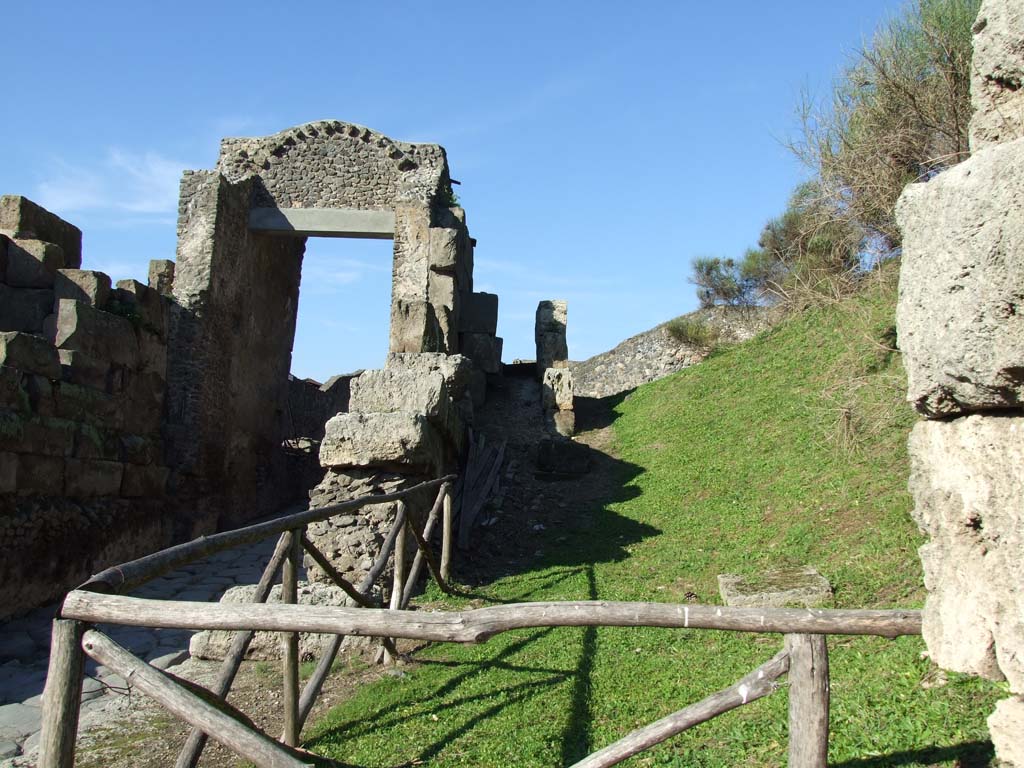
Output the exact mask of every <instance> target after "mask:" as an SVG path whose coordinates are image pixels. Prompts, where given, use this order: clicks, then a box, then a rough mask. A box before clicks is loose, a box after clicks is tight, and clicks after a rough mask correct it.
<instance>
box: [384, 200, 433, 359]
mask: <svg viewBox="0 0 1024 768" xmlns="http://www.w3.org/2000/svg"><path fill="white" fill-rule="evenodd" d="M394 243H395V249H394V260H393V262H392V270H391V298H392V306H394V304H395V303H396V302H398V301H403V302H417V301H424V300H426V299H427V280H428V278H429V276H430V211H429V209H427V208H425V207H423V206H418V205H400V206H397V207H396V208H395V236H394ZM391 351H392V352H417V351H421V350H398V349H392V350H391ZM431 351H436V350H431Z"/></svg>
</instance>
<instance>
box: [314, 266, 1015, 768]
mask: <svg viewBox="0 0 1024 768" xmlns="http://www.w3.org/2000/svg"><path fill="white" fill-rule="evenodd" d="M893 294H894V291H893V289H892V287H891V285H888V286H884V285H880V286H878V287H877V288H875V289H873V290H870V291H867V292H866V293H865V295H864V296H862V297H860V298H859V299H858V300H857V301H855V302H847V303H846V304H845V305H843V306H839V307H832V308H828V309H817V310H812V311H810V312H808V313H806V314H805V315H803V316H800V317H797V318H794V319H792V320H790V321H789V322H787V323H785V324H783V325H782V326H780V327H778V328H776V329H775V330H773V331H772V332H770V333H768V334H766V335H762V336H761V337H759V338H757V339H755V340H753V341H752V342H749V343H747V344H744V345H740V346H737V347H734V348H731V349H728V350H724V351H722V352H720V353H718V354H716V355H714V356H713V357H712V358H711V359H709V360H708V361H707V362H705V363H704V364H702V365H700V366H697V367H694V368H691V369H688V370H686V371H683V372H682V373H681V374H678V375H676V376H673V377H670V378H668V379H664V380H662V381H659V382H655V383H654V384H651V385H648V386H645V387H642V388H640V389H639V390H637V391H636V392H635V393H633V395H632V396H630V397H629V398H628V399H626V400H625V401H624V402H622V403H621V404H619V406H618V407H617V411H618V413H619V418H618V420H617V421H616V422H615V433H616V442H617V450H618V451H619V454H620V458H621V459H623V460H624V461H625V462H629V463H630V464H632V465H634V466H633V468H632V471H630V472H628V473H625V472H624V478H626V477H630V478H632V479H629V480H627V481H626V485H627V487H626V488H625V490H626V491H627V492H626V493H624V494H622V496H621V498H623V499H625V500H621V501H613V502H610V503H609V504H608V505H606V507H605V508H604V509H601V510H594V512H593V517H592V518H590V519H584V520H580V521H578V522H577V523H575V524H574V525H573V526H572V527H570V528H569V530H567V531H565V534H566V537H567V538H566V540H565V541H564V542H561V543H559V544H555V545H553V546H551V547H548V548H546V550H545V551H546V554H545V555H544V557H543V558H542V559H541V560H540V561H539V562H538V563H536V564H535V567H533V568H532V569H531V570H529V571H527V572H525V573H522V574H518V575H515V576H510V577H506V578H504V579H502V580H500V581H497V582H495V583H494V584H492V585H490V586H489V587H488V588H487V590H486V591H487V593H488V595H489V597H491V598H493V599H494V600H501V601H510V600H538V599H586V598H595V597H599V598H606V599H613V600H658V601H682V600H684V599H686V595H687V593H692V594H695V595H696V598H695V599H696V600H698V601H699V602H703V603H709V602H710V603H715V602H718V596H717V585H716V580H715V576H716V574H718V573H724V572H739V573H755V572H756V571H757V570H758V568H762V567H771V566H779V565H786V564H805V563H809V564H813V565H815V566H817V567H818V569H819V570H820V571H822V572H823V573H824V574H826V575H827V576H828V577H829V579H830V580H831V581H832V583H833V584H834V585H835V588H836V600H835V602H836V605H837V606H838V607H912V606H918V605H920V603H921V601H922V599H923V588H922V586H921V574H920V566H919V564H918V560H917V556H916V548H917V547H918V546H919V545H920V543H921V541H920V538H919V535H918V533H917V531H916V529H915V527H914V525H913V523H912V522H911V521H910V518H909V509H910V500H909V498H908V496H907V494H906V491H905V485H906V477H907V456H906V451H905V438H906V433H907V430H908V428H909V426H910V424H911V423H912V421H913V418H914V417H913V415H912V414H911V413H910V412H909V410H908V409H907V408H906V407H904V406H903V405H902V403H901V390H902V387H903V375H902V371H901V369H900V367H899V360H898V357H895V358H894V357H893V356H892V355H888V354H887V353H886V352H885V350H884V349H883V347H882V346H880V345H879V344H877V343H876V340H879V339H883V338H885V333H886V330H887V329H888V328H889V326H890V325H891V317H892V308H893V300H894V296H893ZM844 409H846V410H845V413H847V414H848V418H844V416H843V413H844ZM628 497H631V498H628ZM595 523H596V524H595ZM609 540H614V541H617V542H619V543H620V544H621V545H622V547H623V550H624V551H625V552H627V553H628V554H627V555H625V556H620V557H608V556H607V553H608V552H609V548H608V547H607V542H608V541H609ZM602 542H604V544H602ZM567 563H568V565H566V564H567ZM432 597H433V598H434V599H437V598H438V595H436V594H434V595H432ZM691 599H694V598H692V596H691ZM779 642H780V639H779V638H778V637H776V636H749V635H742V634H738V633H722V632H685V631H668V630H628V629H616V628H611V629H602V630H594V629H564V630H548V631H541V630H534V631H522V632H516V633H510V634H509V635H506V636H503V637H500V638H496V639H495V640H492V641H491V642H490V643H488V644H486V645H483V646H480V647H476V648H462V647H455V646H443V647H442V646H438V647H433V648H429V649H427V650H426V651H425V652H423V653H422V654H421V656H422V658H423V660H424V664H423V666H421V667H419V668H416V669H414V670H412V671H411V672H410V673H408V674H407V675H405V676H403V677H396V678H390V679H387V680H385V681H382V682H381V683H379V684H376V685H373V686H369V687H367V688H365V689H363V690H361V691H360V692H359V693H358V694H357V695H356V697H355V698H354V699H353V700H352V701H350V702H348V703H346V704H344V705H342V706H340V707H339V708H337V709H336V710H334V711H333V713H332V714H331V715H330V716H329V717H328V718H327V720H326V721H324V722H322V723H320V724H318V726H317V728H316V729H314V731H315V734H317V735H318V738H315V739H314V740H313V742H312V744H313V746H314V747H315V748H316V749H317V750H318V751H322V752H324V753H327V754H331V755H333V756H335V757H337V758H339V759H343V760H345V761H346V762H350V763H354V764H359V765H406V764H410V763H413V764H416V762H415V761H424V762H426V763H429V764H430V765H483V766H498V765H515V766H534V765H536V766H553V765H567V764H569V763H571V762H573V761H575V760H578V759H579V758H580V757H582V756H583V755H585V754H587V753H588V752H589V751H591V750H592V749H594V748H598V747H600V746H603V745H605V744H607V743H609V742H610V741H612V740H614V739H615V738H617V737H619V736H621V735H623V733H624V732H625V731H627V730H629V729H631V728H633V727H636V726H638V725H641V724H644V723H646V722H649V721H651V720H654V719H657V718H658V717H661V716H663V715H664V714H666V713H668V712H670V711H673V710H675V709H678V708H680V707H682V706H684V705H685V704H688V703H691V702H693V701H696V700H698V699H700V698H702V697H704V696H706V695H707V694H708V693H710V692H711V691H713V690H716V689H718V688H721V687H724V686H726V685H728V684H731V683H732V682H734V681H735V680H736V679H737V678H738V677H739V676H741V675H742V674H744V673H745V672H746V671H748V670H749V669H751V668H753V667H754V666H756V665H757V664H759V663H760V662H762V661H764V660H766V659H767V658H768V657H770V656H771V655H772V654H773V653H774V652H775V650H776V649H777V647H778V645H779ZM830 649H831V656H832V659H831V661H832V675H833V676H832V693H833V709H832V723H833V736H832V742H831V754H830V763H831V764H833V765H844V766H847V768H854V766H856V767H857V768H867V766H883V765H901V766H913V765H936V764H937V765H985V764H987V755H988V745H987V744H985V743H983V742H984V740H985V739H986V738H987V736H986V731H985V725H984V716H985V713H986V712H988V711H991V706H992V703H993V701H994V700H995V698H997V695H998V692H997V690H996V686H993V685H991V684H987V683H983V682H981V681H977V680H973V679H969V678H962V677H959V676H955V675H951V676H950V678H951V679H950V682H949V683H948V684H946V685H945V686H941V687H932V688H929V689H925V688H923V687H922V685H921V683H922V680H923V679H925V678H926V677H931V676H932V675H933V673H932V672H931V670H930V667H929V664H928V662H927V661H926V660H922V659H921V652H922V650H923V644H922V642H921V641H920V639H919V638H902V639H899V640H895V641H888V640H883V639H874V638H863V639H860V638H858V639H850V638H834V639H832V640H831V641H830ZM785 707H786V698H785V694H784V692H780V693H779V694H777V695H775V696H772V697H769V698H768V699H766V700H763V701H761V702H758V703H756V704H754V705H752V706H750V707H746V708H744V709H741V710H738V711H736V712H733V713H730V714H728V715H726V716H724V717H721V718H718V719H716V720H714V721H712V722H710V723H706V724H704V725H702V726H699V727H698V728H697V729H695V730H694V731H692V732H690V733H689V734H684V735H683V736H680V737H677V738H675V739H673V740H671V741H669V742H668V743H666V744H664V745H662V746H661V747H659V748H658V749H656V750H655V751H653V752H650V753H647V754H646V755H643V756H640V757H638V758H634V760H633V762H632V763H630V764H632V765H680V766H683V765H685V766H731V765H756V766H762V765H764V766H768V765H780V764H784V762H785V758H784V755H785V745H786V725H785V723H786V716H785ZM880 755H881V756H884V757H877V756H880ZM872 758H875V759H872ZM957 761H960V762H957Z"/></svg>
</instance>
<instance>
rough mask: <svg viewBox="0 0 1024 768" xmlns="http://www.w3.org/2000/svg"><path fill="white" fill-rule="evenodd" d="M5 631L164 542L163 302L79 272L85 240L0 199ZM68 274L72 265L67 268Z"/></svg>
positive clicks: (0, 546)
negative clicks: (12, 619) (8, 623)
mask: <svg viewBox="0 0 1024 768" xmlns="http://www.w3.org/2000/svg"><path fill="white" fill-rule="evenodd" d="M0 232H2V233H4V234H0V551H3V552H4V553H5V556H4V558H3V559H2V561H0V619H2V618H4V617H6V616H10V615H13V614H16V613H18V612H20V611H22V610H27V609H29V608H32V607H34V606H36V605H39V604H41V603H43V602H45V601H47V600H49V599H52V598H55V597H57V596H59V595H60V594H61V593H62V592H64V591H65V590H67V589H69V588H71V587H73V586H74V585H75V584H77V583H79V582H80V581H81V580H82V579H83V578H84V577H85V576H87V575H88V574H89V573H90V572H93V571H95V570H98V569H100V568H102V567H105V566H107V565H111V564H113V563H116V562H120V561H124V560H129V559H132V558H134V557H137V556H139V555H142V554H144V553H147V552H150V551H153V550H154V549H159V548H160V547H162V546H165V545H166V544H168V543H170V541H171V540H172V538H173V535H174V530H173V529H174V526H173V521H172V519H171V518H170V517H169V516H167V515H165V514H164V512H165V509H166V490H167V481H168V477H169V468H168V467H167V464H166V461H165V456H164V444H163V439H162V436H161V432H160V424H161V417H162V413H163V405H164V396H165V388H166V384H165V382H166V365H167V346H166V339H167V315H168V308H169V304H170V302H169V300H168V298H167V297H166V296H163V295H161V294H160V293H159V292H158V291H156V290H154V289H152V288H150V287H148V286H145V285H142V284H141V283H138V282H136V281H134V280H123V281H120V282H118V283H117V284H116V286H115V285H111V280H110V277H108V276H107V275H105V274H103V273H102V272H96V271H92V270H82V269H78V268H77V267H79V266H80V265H81V261H82V256H81V233H80V232H79V231H78V229H76V228H75V227H73V226H72V225H70V224H68V223H67V222H64V221H62V220H61V219H59V218H58V217H56V216H54V215H53V214H51V213H49V212H48V211H45V210H44V209H42V208H40V207H39V206H37V205H35V204H34V203H32V202H30V201H28V200H26V199H25V198H22V197H17V196H13V195H11V196H4V197H3V198H0ZM69 265H70V266H69Z"/></svg>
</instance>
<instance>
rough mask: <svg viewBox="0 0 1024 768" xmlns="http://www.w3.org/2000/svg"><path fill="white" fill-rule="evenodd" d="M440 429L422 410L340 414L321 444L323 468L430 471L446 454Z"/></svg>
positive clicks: (333, 421)
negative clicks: (378, 468) (380, 468)
mask: <svg viewBox="0 0 1024 768" xmlns="http://www.w3.org/2000/svg"><path fill="white" fill-rule="evenodd" d="M443 453H444V451H443V445H442V442H441V438H440V436H439V435H438V432H437V429H436V428H435V427H434V426H433V425H432V424H431V423H430V422H429V421H428V420H427V417H426V416H425V415H424V414H422V413H410V412H396V413H339V414H338V415H337V416H335V417H334V418H332V419H331V420H330V421H328V422H327V426H326V429H325V434H324V439H323V442H322V443H321V444H320V466H322V467H339V468H344V467H383V468H388V467H394V468H396V469H409V470H413V471H422V472H423V473H426V474H429V473H432V472H434V471H435V469H436V468H437V465H438V462H439V460H440V457H442V456H443Z"/></svg>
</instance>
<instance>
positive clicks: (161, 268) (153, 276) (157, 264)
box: [149, 259, 174, 296]
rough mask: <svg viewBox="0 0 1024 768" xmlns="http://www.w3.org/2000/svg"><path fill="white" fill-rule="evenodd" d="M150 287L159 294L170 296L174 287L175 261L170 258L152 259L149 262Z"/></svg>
mask: <svg viewBox="0 0 1024 768" xmlns="http://www.w3.org/2000/svg"><path fill="white" fill-rule="evenodd" d="M149 287H150V288H152V289H153V290H154V291H156V292H157V293H159V294H162V295H164V296H170V295H171V293H172V291H173V289H174V262H173V261H171V260H170V259H152V260H150V262H149Z"/></svg>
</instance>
